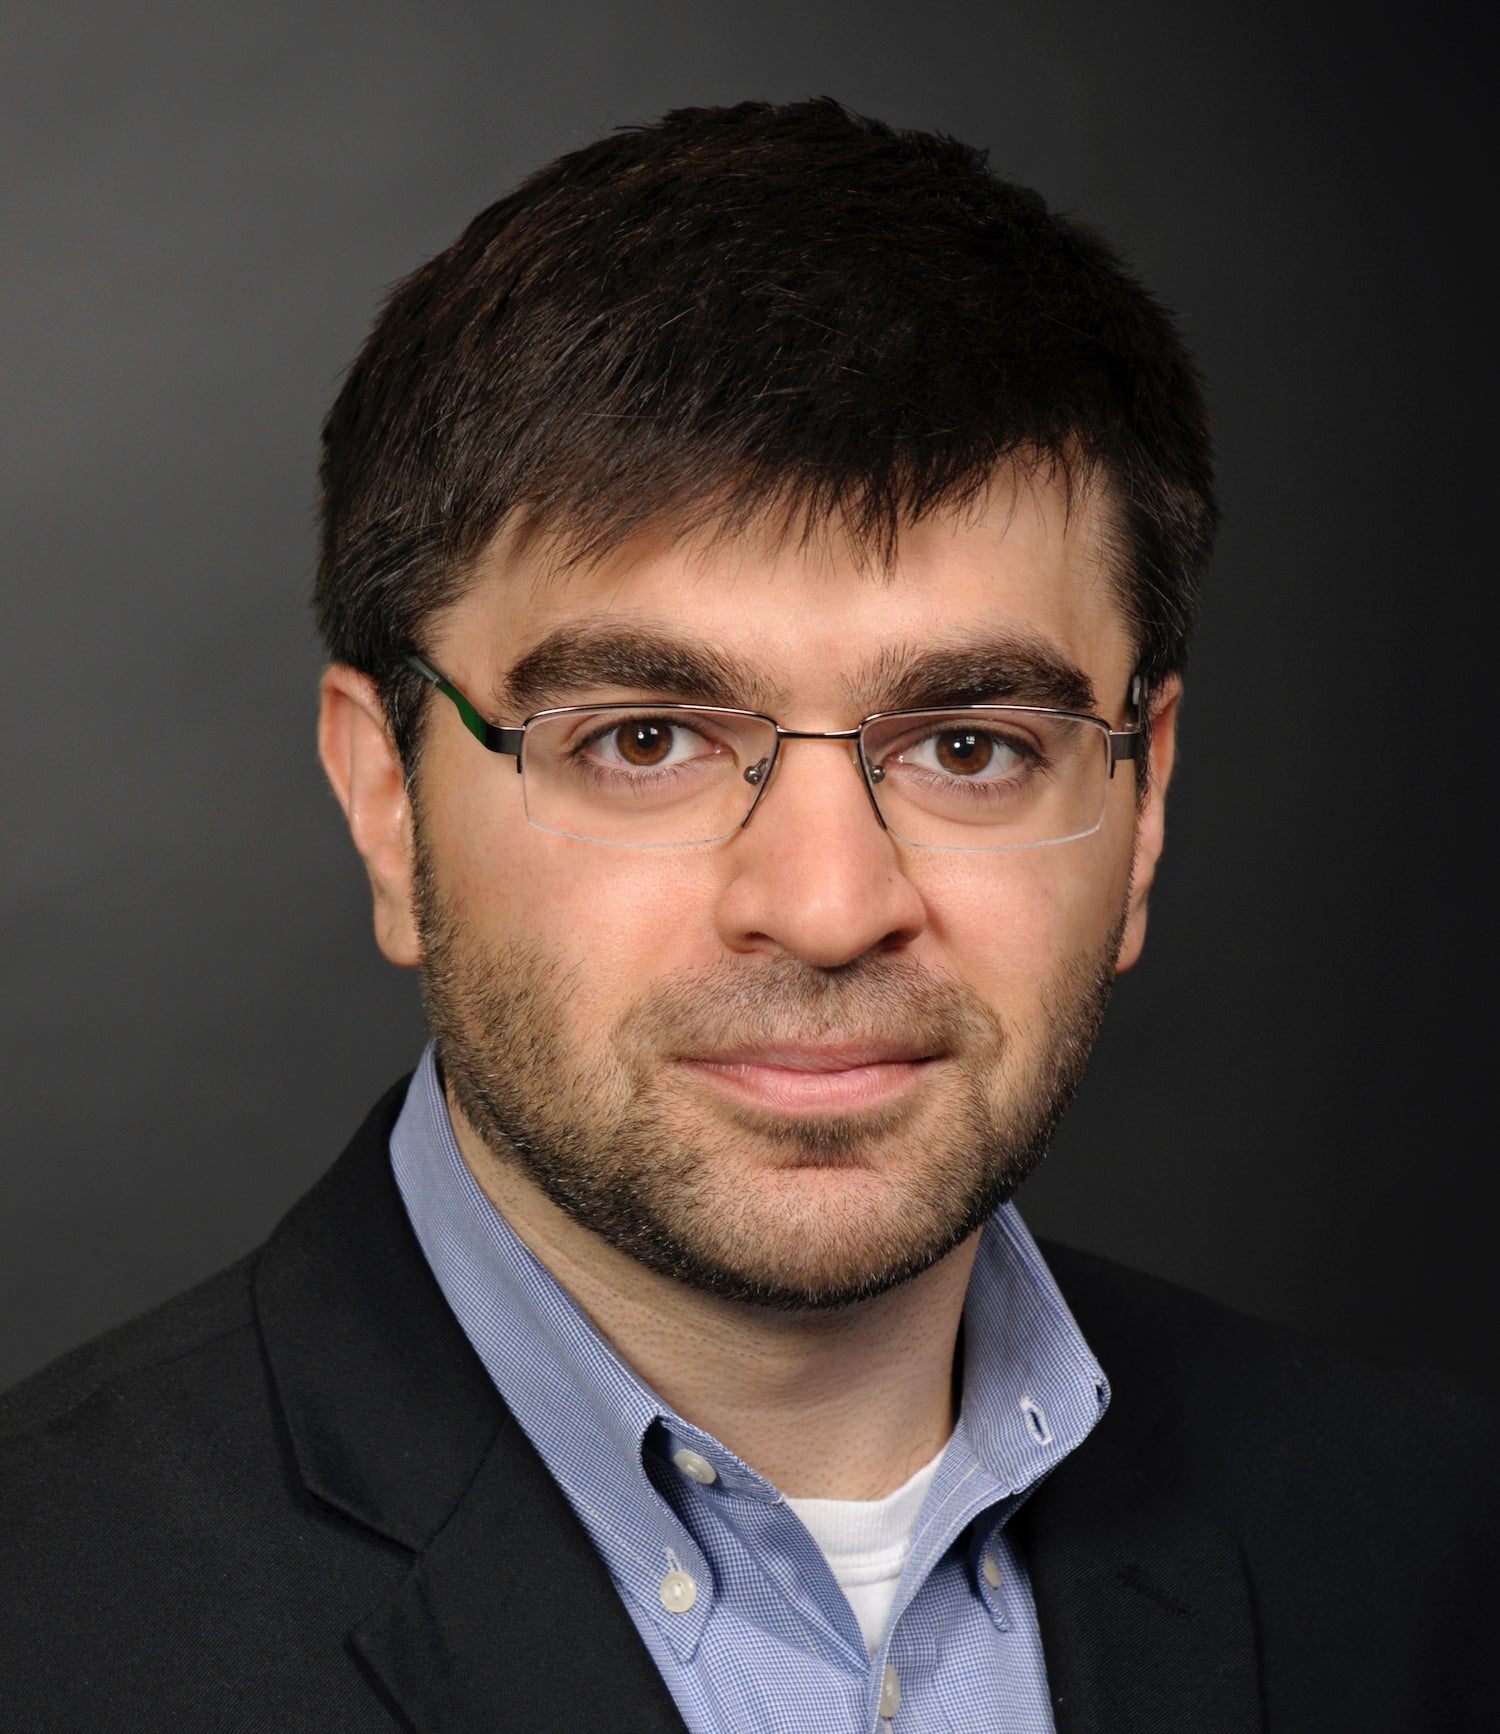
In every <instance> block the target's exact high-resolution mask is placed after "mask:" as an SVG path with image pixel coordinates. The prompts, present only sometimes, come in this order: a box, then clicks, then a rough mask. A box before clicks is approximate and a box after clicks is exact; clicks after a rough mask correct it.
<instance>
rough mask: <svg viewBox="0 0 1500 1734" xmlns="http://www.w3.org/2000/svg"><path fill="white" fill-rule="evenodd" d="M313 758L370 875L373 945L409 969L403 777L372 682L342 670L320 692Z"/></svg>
mask: <svg viewBox="0 0 1500 1734" xmlns="http://www.w3.org/2000/svg"><path fill="white" fill-rule="evenodd" d="M318 756H319V758H321V759H322V761H323V769H324V771H325V772H326V773H327V776H328V781H329V783H330V784H331V785H332V788H333V792H334V794H335V795H336V796H337V797H338V801H339V805H340V806H341V807H342V808H343V809H344V817H345V818H346V819H347V820H348V822H349V834H350V836H351V837H353V839H354V847H355V848H356V849H358V850H359V853H360V858H361V860H363V862H364V864H365V872H366V873H367V874H368V876H369V880H370V892H371V896H372V897H373V899H374V914H375V938H376V942H377V943H378V944H379V946H380V949H381V950H382V951H383V952H384V953H385V955H386V956H387V957H388V958H389V959H390V961H391V962H392V963H395V964H400V965H402V966H404V967H412V966H414V965H416V964H417V963H419V962H420V961H421V956H422V952H421V946H420V944H419V941H418V937H417V924H416V918H415V914H414V907H413V900H412V885H413V862H414V854H413V848H412V823H411V802H410V799H409V797H408V794H407V788H406V773H405V771H404V769H403V767H402V764H401V757H400V755H399V754H398V753H397V751H396V746H395V743H394V741H392V739H391V736H390V730H389V729H388V728H387V726H386V720H385V712H384V709H383V708H382V706H381V703H380V699H379V696H378V694H377V693H376V691H375V684H374V682H373V681H372V680H370V678H369V677H368V676H367V675H363V674H360V673H359V672H358V670H357V669H353V668H349V667H346V666H345V665H343V664H341V663H335V664H334V665H333V666H332V667H331V668H328V669H326V670H325V671H324V674H323V679H322V682H321V685H320V687H319V707H318Z"/></svg>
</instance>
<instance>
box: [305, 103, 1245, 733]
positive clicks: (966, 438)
mask: <svg viewBox="0 0 1500 1734" xmlns="http://www.w3.org/2000/svg"><path fill="white" fill-rule="evenodd" d="M1006 463H1011V464H1016V465H1019V466H1021V467H1023V468H1024V469H1034V468H1037V467H1041V468H1042V469H1043V470H1044V471H1045V472H1047V473H1060V474H1061V475H1062V476H1063V478H1064V479H1065V480H1066V481H1067V482H1068V484H1069V486H1070V487H1076V486H1077V485H1078V484H1079V483H1080V482H1089V481H1093V480H1095V479H1098V478H1102V479H1103V480H1104V481H1105V482H1107V484H1108V497H1109V499H1110V501H1111V504H1112V506H1113V508H1114V513H1115V526H1116V538H1115V540H1116V542H1117V544H1118V546H1117V549H1116V553H1117V563H1118V567H1119V570H1118V573H1117V581H1118V585H1119V594H1120V598H1121V603H1122V606H1123V608H1124V610H1125V613H1126V617H1127V619H1128V620H1129V621H1130V624H1131V626H1132V629H1133V632H1134V634H1135V639H1136V647H1137V655H1138V669H1139V672H1140V673H1141V674H1142V675H1143V676H1144V677H1145V680H1146V682H1147V685H1148V686H1151V685H1155V684H1156V683H1158V682H1159V681H1161V679H1162V678H1163V677H1165V676H1166V675H1168V674H1170V673H1171V672H1173V671H1174V670H1175V669H1176V668H1178V667H1179V666H1180V665H1181V663H1182V661H1183V659H1184V657H1185V655H1186V650H1187V642H1188V636H1189V631H1190V628H1191V624H1192V619H1193V615H1194V611H1195V606H1196V601H1197V595H1198V590H1199V586H1200V584H1201V581H1202V577H1203V573H1204V570H1205V567H1206V565H1207V561H1208V556H1209V550H1210V545H1211V541H1212V534H1213V528H1214V523H1215V508H1214V504H1213V494H1212V461H1211V450H1210V442H1209V435H1208V425H1207V416H1206V412H1205V407H1204V402H1203V394H1202V388H1201V383H1200V381H1199V378H1198V375H1197V371H1196V369H1195V367H1194V364H1193V361H1192V358H1191V356H1190V355H1189V354H1188V352H1187V350H1186V348H1185V347H1184V345H1183V343H1182V341H1181V339H1180V338H1179V337H1178V335H1177V333H1176V332H1175V330H1174V329H1173V326H1172V323H1171V320H1170V319H1169V317H1168V315H1167V314H1166V312H1165V311H1164V309H1163V308H1162V307H1161V306H1160V305H1159V304H1158V303H1157V302H1156V301H1155V300H1154V299H1153V298H1152V297H1151V296H1150V295H1149V294H1148V293H1147V292H1146V291H1145V290H1144V289H1143V288H1142V287H1141V286H1140V284H1139V283H1137V282H1136V281H1135V279H1134V278H1133V277H1132V276H1130V274H1129V273H1128V272H1127V271H1126V270H1125V268H1124V267H1123V266H1122V265H1121V263H1120V261H1119V259H1118V258H1117V257H1116V256H1115V255H1114V254H1113V253H1112V252H1111V251H1110V249H1109V248H1108V247H1106V246H1105V245H1104V244H1103V243H1102V242H1101V241H1100V240H1098V239H1097V238H1096V237H1095V236H1093V235H1092V234H1090V233H1089V232H1088V231H1087V230H1085V229H1083V228H1081V227H1080V226H1079V225H1077V224H1076V223H1074V222H1072V221H1070V220H1067V219H1065V218H1062V217H1059V216H1057V215H1055V214H1054V213H1052V212H1050V211H1049V210H1048V209H1047V207H1046V205H1045V204H1044V203H1043V202H1042V200H1041V199H1040V198H1039V197H1038V195H1037V194H1035V193H1033V192H1031V191H1030V190H1028V189H1027V188H1025V187H1021V186H1017V185H1015V184H1014V183H1012V182H1009V181H1005V180H1002V179H1000V178H999V177H997V176H996V175H994V174H992V173H991V172H990V170H989V169H988V167H987V166H986V161H985V157H984V155H983V153H981V152H979V151H976V150H974V149H972V148H970V147H969V146H967V145H963V144H960V143H958V142H956V141H955V140H953V139H949V138H944V137H940V136H937V135H934V134H929V133H920V132H902V131H897V130H894V129H892V128H890V127H888V126H885V125H883V124H882V123H881V122H879V121H874V120H869V119H866V118H864V117H862V116H859V115H855V114H851V113H849V112H848V111H847V110H845V109H843V108H841V107H840V106H839V105H838V104H837V103H835V102H833V101H831V100H828V99H826V98H825V99H822V100H818V101H811V102H801V103H792V104H787V105H784V106H773V105H771V104H767V103H741V104H739V105H738V106H736V107H733V108H717V109H714V108H697V109H680V110H678V111H676V112H675V113H672V114H669V115H667V116H666V117H665V118H664V119H662V120H660V121H658V122H656V123H654V124H653V125H650V126H640V127H628V128H624V129H622V130H620V131H618V132H616V133H613V134H611V135H610V136H609V137H607V138H603V139H600V140H599V141H598V142H597V143H594V144H591V145H587V146H585V147H584V148H583V149H581V150H578V151H574V152H571V153H570V154H569V155H567V156H564V157H561V158H559V159H558V160H557V161H556V162H554V163H552V164H550V165H548V166H547V167H545V168H543V169H541V170H539V171H538V172H537V173H536V174H534V175H532V176H531V177H530V178H529V179H528V180H526V181H524V182H523V183H522V184H521V186H519V187H518V188H517V189H516V191H515V192H513V193H512V194H510V196H509V197H508V198H505V199H502V200H500V201H499V203H497V204H494V205H491V206H490V207H489V209H488V210H486V211H484V212H482V213H481V214H480V215H479V216H478V217H476V218H475V220H474V221H473V222H472V223H471V224H470V225H469V227H468V228H467V229H466V230H465V231H464V233H463V234H462V235H461V236H460V237H459V238H458V240H457V241H455V242H454V243H453V245H452V246H451V247H449V248H448V249H447V251H446V252H444V253H441V254H439V255H438V257H437V258H435V259H433V260H431V261H430V262H429V263H428V264H426V265H424V266H422V267H421V269H420V270H418V271H416V272H414V273H413V274H412V275H411V276H410V277H408V278H407V279H406V280H405V282H403V283H401V284H400V285H399V286H398V287H397V289H396V290H395V292H394V293H393V294H392V296H391V297H390V300H389V301H388V302H387V304H386V306H385V309H384V311H383V312H382V313H381V315H380V318H379V320H378V321H377V323H376V325H375V328H374V330H373V331H372V332H371V334H370V337H369V339H368V341H367V342H366V343H365V346H364V348H363V349H362V350H361V351H360V354H359V356H358V357H357V359H356V360H355V363H354V366H353V367H352V369H351V370H350V373H349V376H348V378H347V380H346V381H345V383H344V386H343V389H342V390H341V391H340V393H339V396H338V399H337V401H336V402H335V404H334V406H333V408H332V410H331V411H330V412H329V415H328V419H327V421H326V423H325V425H324V429H323V461H322V468H321V479H322V489H323V510H322V544H321V555H320V561H319V569H318V579H317V589H316V609H317V615H318V623H319V626H320V629H321V631H322V633H323V637H324V641H325V644H326V646H327V649H328V654H329V655H330V657H332V658H333V659H334V660H335V661H339V662H346V663H350V664H352V665H353V666H354V667H356V668H359V669H361V670H363V671H364V672H365V673H367V674H369V675H371V676H372V677H373V678H374V680H375V681H376V683H377V686H378V688H379V690H380V694H381V698H382V702H383V703H384V705H385V707H386V712H387V715H388V717H389V718H390V721H391V724H392V728H393V730H394V733H395V736H396V740H397V743H398V745H399V746H400V747H401V750H402V752H403V755H404V756H406V757H407V758H408V762H409V760H410V754H411V752H412V749H413V746H414V743H415V739H416V719H417V717H418V715H419V707H420V701H421V694H422V692H423V691H424V690H425V689H424V688H423V687H422V685H421V683H420V682H419V681H418V680H417V679H416V677H415V676H413V675H410V674H409V673H407V672H406V671H405V670H404V669H403V668H402V666H401V665H400V661H399V659H400V657H401V655H402V654H403V653H404V652H405V651H407V650H409V649H414V648H420V647H421V645H422V640H423V632H424V628H425V626H426V625H427V623H428V622H429V621H430V620H431V619H432V618H433V617H434V616H435V615H436V614H437V613H439V612H440V611H441V610H443V609H444V608H445V607H447V606H448V605H449V604H450V603H452V602H453V601H455V600H456V599H457V597H458V596H459V595H460V594H461V593H462V590H463V587H464V584H465V582H466V579H467V575H468V572H469V570H470V569H471V566H472V563H473V561H474V559H475V557H476V556H477V555H478V554H479V553H480V552H481V551H482V550H483V549H484V547H485V546H486V545H487V543H488V542H489V541H490V540H491V538H492V537H493V535H494V534H495V532H496V531H497V529H498V528H499V527H500V525H501V523H502V521H504V520H507V518H508V515H510V514H516V515H517V516H518V517H519V516H521V515H524V517H525V520H526V521H527V523H528V525H531V526H535V528H536V529H538V530H540V531H541V532H543V533H544V534H545V536H546V537H547V538H548V539H549V540H550V541H551V542H552V543H553V545H554V546H555V548H556V549H557V550H558V551H559V553H560V554H561V555H562V556H563V557H565V558H589V557H592V556H594V555H598V554H601V553H603V552H605V551H607V550H608V549H610V548H611V547H614V546H616V545H618V544H619V543H620V542H622V541H624V540H625V539H626V538H627V537H629V536H630V535H631V534H632V533H634V532H636V531H638V530H641V529H643V528H644V527H646V526H647V525H648V524H663V523H665V524H669V525H671V526H673V527H675V528H677V529H679V530H681V531H683V532H684V533H686V532H688V531H691V530H697V529H705V528H709V527H717V528H721V529H722V530H724V531H725V532H726V533H730V534H732V533H734V531H735V530H736V529H737V528H739V529H742V528H745V527H747V526H749V525H750V524H752V523H762V522H766V521H769V522H770V523H771V524H773V525H776V526H779V527H781V528H783V529H785V530H786V531H787V532H791V531H793V530H794V529H797V528H798V527H800V532H801V533H804V534H806V533H809V532H811V531H813V530H816V529H817V528H819V527H820V526H824V525H828V524H830V523H833V522H837V523H838V524H839V525H840V526H841V527H842V528H844V529H845V530H846V531H847V532H848V533H849V534H850V535H851V536H853V537H854V538H855V540H856V544H857V545H861V546H862V547H863V548H864V549H866V550H867V551H868V552H869V553H870V554H871V555H872V556H874V557H877V558H888V557H889V555H890V553H891V551H892V550H893V548H894V545H895V541H896V538H897V536H898V534H899V532H900V530H901V528H902V527H903V526H904V525H906V524H909V523H911V522H913V521H914V520H916V519H918V518H919V517H921V516H923V515H924V514H926V513H929V512H932V511H934V510H935V509H938V508H940V507H948V506H955V505H962V504H964V503H966V502H968V501H970V500H972V499H974V498H975V497H976V496H977V495H978V494H979V493H980V491H981V490H982V489H983V488H984V487H985V486H986V485H987V484H988V482H989V481H990V480H991V478H992V477H993V476H994V474H995V472H996V469H997V466H1000V465H1003V464H1006Z"/></svg>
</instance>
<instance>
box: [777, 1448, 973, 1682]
mask: <svg viewBox="0 0 1500 1734" xmlns="http://www.w3.org/2000/svg"><path fill="white" fill-rule="evenodd" d="M947 1449H948V1447H947V1446H946V1445H945V1446H944V1447H943V1451H946V1450H947ZM943 1451H939V1452H938V1454H937V1456H936V1457H934V1458H933V1460H932V1461H931V1462H930V1463H928V1464H925V1465H924V1466H923V1467H922V1468H921V1469H919V1470H918V1471H917V1472H916V1474H915V1475H913V1476H912V1478H911V1480H910V1481H904V1482H903V1483H902V1484H901V1486H900V1487H898V1488H897V1489H896V1491H895V1492H894V1493H888V1494H887V1495H886V1496H885V1498H884V1499H793V1498H792V1497H791V1496H790V1495H787V1496H785V1497H786V1503H787V1504H788V1505H789V1506H790V1507H791V1508H792V1510H793V1511H795V1512H796V1514H797V1516H798V1517H799V1518H801V1520H802V1522H803V1524H804V1526H805V1527H806V1529H807V1532H808V1534H809V1535H811V1536H812V1538H813V1540H814V1541H815V1542H817V1544H818V1547H819V1548H820V1550H821V1551H822V1554H823V1557H824V1559H826V1560H827V1561H828V1569H829V1570H830V1571H831V1572H832V1573H833V1575H834V1577H835V1579H836V1580H837V1581H838V1586H839V1588H840V1589H841V1590H842V1591H843V1592H844V1595H845V1597H846V1599H847V1600H848V1603H849V1606H850V1607H851V1608H852V1609H853V1610H854V1617H855V1619H856V1620H857V1621H858V1622H859V1629H860V1633H861V1635H862V1636H863V1637H864V1640H865V1648H866V1649H867V1650H868V1651H869V1652H870V1654H871V1655H872V1656H873V1655H874V1654H875V1652H876V1650H878V1649H879V1648H880V1640H881V1639H882V1638H883V1637H884V1636H885V1628H886V1626H887V1625H888V1624H889V1623H890V1617H891V1609H892V1607H893V1606H894V1605H895V1601H896V1590H897V1588H898V1586H899V1585H900V1582H901V1573H902V1571H903V1570H904V1569H905V1567H906V1561H907V1557H908V1555H909V1554H910V1553H911V1544H912V1538H913V1536H914V1535H915V1534H916V1531H917V1519H918V1518H919V1517H920V1516H921V1515H922V1506H923V1504H924V1503H925V1501H926V1499H927V1495H928V1492H929V1491H930V1490H931V1487H932V1483H933V1481H934V1480H935V1479H936V1477H937V1472H938V1466H939V1464H941V1463H942V1461H943Z"/></svg>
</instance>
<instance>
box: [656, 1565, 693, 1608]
mask: <svg viewBox="0 0 1500 1734" xmlns="http://www.w3.org/2000/svg"><path fill="white" fill-rule="evenodd" d="M658 1593H659V1594H660V1596H661V1605H662V1606H663V1607H664V1608H665V1609H666V1610H667V1612H668V1613H669V1614H685V1613H686V1612H687V1611H688V1609H689V1608H690V1607H691V1606H692V1605H693V1603H694V1602H695V1601H697V1599H698V1586H697V1584H695V1583H694V1582H693V1580H692V1578H690V1577H689V1576H688V1574H687V1573H686V1572H685V1571H669V1572H668V1573H667V1575H666V1576H665V1577H664V1578H663V1579H662V1580H661V1589H660V1591H659V1592H658Z"/></svg>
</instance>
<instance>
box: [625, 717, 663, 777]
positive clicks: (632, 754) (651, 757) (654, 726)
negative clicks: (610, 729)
mask: <svg viewBox="0 0 1500 1734" xmlns="http://www.w3.org/2000/svg"><path fill="white" fill-rule="evenodd" d="M672 734H673V730H672V728H671V727H670V725H668V724H666V723H659V722H651V721H650V720H649V719H642V720H641V721H639V722H628V723H621V724H620V726H619V728H617V729H616V730H615V747H616V749H617V750H618V752H619V755H620V757H621V758H622V759H624V761H625V763H626V764H627V765H640V766H643V767H644V766H650V765H659V764H661V763H662V762H663V761H664V760H665V759H666V758H667V757H668V755H669V754H670V753H671V751H672Z"/></svg>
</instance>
